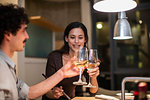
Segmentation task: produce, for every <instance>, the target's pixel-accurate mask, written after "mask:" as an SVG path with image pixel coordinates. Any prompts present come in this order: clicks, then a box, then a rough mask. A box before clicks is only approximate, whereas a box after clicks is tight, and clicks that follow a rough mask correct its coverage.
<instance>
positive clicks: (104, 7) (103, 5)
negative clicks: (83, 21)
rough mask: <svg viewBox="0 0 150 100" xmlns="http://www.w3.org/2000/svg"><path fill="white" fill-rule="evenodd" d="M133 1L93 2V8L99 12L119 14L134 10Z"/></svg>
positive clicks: (97, 0)
mask: <svg viewBox="0 0 150 100" xmlns="http://www.w3.org/2000/svg"><path fill="white" fill-rule="evenodd" d="M136 6H137V3H136V2H135V1H134V0H95V1H94V5H93V8H94V9H95V10H97V11H100V12H121V11H127V10H131V9H133V8H135V7H136Z"/></svg>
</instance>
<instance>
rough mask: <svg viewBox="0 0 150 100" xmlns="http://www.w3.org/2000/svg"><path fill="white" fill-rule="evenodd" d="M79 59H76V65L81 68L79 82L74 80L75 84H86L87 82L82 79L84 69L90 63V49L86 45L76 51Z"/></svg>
mask: <svg viewBox="0 0 150 100" xmlns="http://www.w3.org/2000/svg"><path fill="white" fill-rule="evenodd" d="M75 54H76V57H77V59H76V60H75V61H74V64H75V66H76V67H78V68H79V69H80V75H79V80H78V81H77V82H73V84H74V85H86V84H87V83H86V82H83V81H82V80H81V75H82V73H81V72H82V69H83V68H84V67H85V65H86V64H88V50H87V48H86V47H82V48H81V49H80V50H79V51H76V52H75Z"/></svg>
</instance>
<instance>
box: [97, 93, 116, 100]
mask: <svg viewBox="0 0 150 100" xmlns="http://www.w3.org/2000/svg"><path fill="white" fill-rule="evenodd" d="M95 98H98V99H105V100H119V99H118V98H116V97H113V96H109V95H103V94H101V95H95Z"/></svg>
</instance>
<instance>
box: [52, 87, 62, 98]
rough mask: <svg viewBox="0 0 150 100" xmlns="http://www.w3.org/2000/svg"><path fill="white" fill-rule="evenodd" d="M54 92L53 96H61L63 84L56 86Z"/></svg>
mask: <svg viewBox="0 0 150 100" xmlns="http://www.w3.org/2000/svg"><path fill="white" fill-rule="evenodd" d="M52 94H53V97H54V98H55V99H58V98H60V97H61V96H62V95H63V89H62V86H60V87H54V88H53V90H52Z"/></svg>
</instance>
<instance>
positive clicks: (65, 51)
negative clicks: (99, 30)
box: [60, 22, 88, 54]
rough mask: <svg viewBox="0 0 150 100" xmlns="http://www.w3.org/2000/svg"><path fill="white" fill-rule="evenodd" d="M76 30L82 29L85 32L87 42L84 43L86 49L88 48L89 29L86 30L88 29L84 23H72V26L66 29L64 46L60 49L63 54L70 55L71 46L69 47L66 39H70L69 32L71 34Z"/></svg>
mask: <svg viewBox="0 0 150 100" xmlns="http://www.w3.org/2000/svg"><path fill="white" fill-rule="evenodd" d="M74 28H81V29H82V30H83V32H84V37H85V40H86V42H85V43H84V47H86V46H87V42H88V34H87V29H86V27H85V26H84V25H83V24H82V23H80V22H72V23H70V24H69V25H68V26H67V27H66V29H65V31H64V46H63V47H62V48H61V49H60V52H61V53H62V54H69V45H68V42H66V40H65V37H67V38H68V36H69V32H70V31H71V30H72V29H74Z"/></svg>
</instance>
